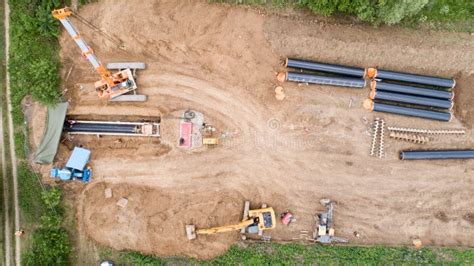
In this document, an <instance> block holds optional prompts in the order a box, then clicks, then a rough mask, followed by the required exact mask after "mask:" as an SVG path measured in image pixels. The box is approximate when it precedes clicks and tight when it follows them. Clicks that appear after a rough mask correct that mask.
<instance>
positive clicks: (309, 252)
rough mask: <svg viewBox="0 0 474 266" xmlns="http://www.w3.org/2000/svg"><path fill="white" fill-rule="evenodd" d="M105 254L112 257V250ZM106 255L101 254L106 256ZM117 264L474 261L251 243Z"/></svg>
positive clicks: (473, 259)
mask: <svg viewBox="0 0 474 266" xmlns="http://www.w3.org/2000/svg"><path fill="white" fill-rule="evenodd" d="M105 255H109V256H111V253H107V254H105ZM106 258H108V257H104V259H106ZM117 262H118V263H123V264H131V265H180V264H202V265H314V264H319V265H354V264H357V265H393V264H395V265H401V264H404V265H420V264H429V265H433V264H439V265H441V264H450V265H472V264H474V250H472V249H466V250H460V249H459V250H458V249H449V248H423V249H420V250H416V249H413V248H408V247H382V246H373V247H353V246H321V245H302V244H286V245H283V244H251V245H249V246H248V247H246V248H243V247H238V246H235V245H234V246H232V247H231V248H230V249H229V251H228V252H227V253H225V254H224V255H222V256H220V257H217V258H215V259H213V260H209V261H198V260H195V259H186V258H160V257H155V256H147V255H142V254H140V253H138V252H125V253H122V255H121V256H120V260H119V261H117Z"/></svg>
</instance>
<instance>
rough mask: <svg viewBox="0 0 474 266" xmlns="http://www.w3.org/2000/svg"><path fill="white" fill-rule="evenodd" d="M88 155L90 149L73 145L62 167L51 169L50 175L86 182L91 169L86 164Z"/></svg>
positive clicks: (89, 176) (66, 179) (88, 158)
mask: <svg viewBox="0 0 474 266" xmlns="http://www.w3.org/2000/svg"><path fill="white" fill-rule="evenodd" d="M90 157H91V151H90V150H87V149H84V148H79V147H75V148H74V150H73V151H72V154H71V157H69V160H68V161H67V163H66V166H65V167H64V168H62V169H60V168H53V169H51V177H52V178H54V179H58V180H61V181H69V180H77V179H78V180H81V181H82V182H84V183H88V182H89V180H90V179H91V177H92V169H91V168H90V167H88V166H87V163H88V162H89V160H90Z"/></svg>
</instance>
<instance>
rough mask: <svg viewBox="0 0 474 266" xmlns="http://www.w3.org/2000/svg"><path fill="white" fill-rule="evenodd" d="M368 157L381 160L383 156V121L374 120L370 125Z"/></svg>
mask: <svg viewBox="0 0 474 266" xmlns="http://www.w3.org/2000/svg"><path fill="white" fill-rule="evenodd" d="M371 137H372V138H371V139H372V142H371V145H370V156H372V157H379V158H383V157H384V155H385V120H383V119H380V118H378V117H377V118H375V120H374V122H373V123H372V132H371Z"/></svg>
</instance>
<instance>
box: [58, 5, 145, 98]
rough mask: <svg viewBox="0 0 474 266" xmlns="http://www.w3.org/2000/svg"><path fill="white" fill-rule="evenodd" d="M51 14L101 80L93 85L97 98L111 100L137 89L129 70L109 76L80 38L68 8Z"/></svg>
mask: <svg viewBox="0 0 474 266" xmlns="http://www.w3.org/2000/svg"><path fill="white" fill-rule="evenodd" d="M52 14H53V17H54V18H56V19H58V20H59V21H60V22H61V24H62V25H63V26H64V28H65V29H66V31H67V32H68V33H69V35H70V36H71V37H72V39H73V40H74V42H75V43H76V44H77V46H79V48H80V49H81V52H82V54H83V55H84V57H85V58H87V60H88V61H89V62H90V63H91V65H92V67H93V68H94V69H95V70H96V71H97V73H98V74H99V75H100V77H101V80H100V81H97V82H96V83H95V87H96V90H97V92H98V94H99V97H101V98H107V99H111V98H115V97H117V96H119V95H122V94H124V93H127V92H129V91H132V90H134V89H136V88H137V85H136V83H135V79H134V77H133V75H132V71H131V70H130V69H129V68H127V69H124V70H121V71H119V72H117V73H114V74H111V73H110V72H109V71H108V70H107V68H105V67H104V65H103V64H102V63H101V62H100V60H99V59H98V58H97V57H96V55H95V54H94V51H93V50H92V48H91V47H90V46H89V45H87V43H86V41H85V40H84V39H83V38H82V37H81V35H80V34H79V32H78V31H77V30H76V28H75V27H74V25H73V24H72V22H71V20H70V19H69V17H70V16H72V15H73V12H72V10H71V9H70V8H68V7H65V8H62V9H56V10H53V11H52Z"/></svg>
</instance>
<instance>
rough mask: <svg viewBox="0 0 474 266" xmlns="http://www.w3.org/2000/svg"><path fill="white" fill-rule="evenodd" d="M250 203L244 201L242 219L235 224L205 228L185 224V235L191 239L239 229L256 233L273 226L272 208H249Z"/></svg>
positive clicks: (243, 231) (273, 213)
mask: <svg viewBox="0 0 474 266" xmlns="http://www.w3.org/2000/svg"><path fill="white" fill-rule="evenodd" d="M249 206H250V203H249V202H248V201H246V202H245V209H244V219H243V220H242V221H241V222H240V223H237V224H232V225H225V226H218V227H212V228H205V229H196V226H195V225H186V235H187V237H188V239H189V240H193V239H195V238H196V236H197V235H211V234H217V233H225V232H231V231H236V230H241V233H242V234H245V233H250V234H256V233H260V232H263V231H265V230H269V229H273V228H275V211H273V208H271V207H269V208H262V209H255V210H249Z"/></svg>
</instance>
